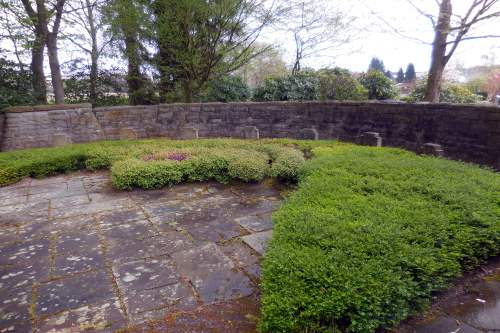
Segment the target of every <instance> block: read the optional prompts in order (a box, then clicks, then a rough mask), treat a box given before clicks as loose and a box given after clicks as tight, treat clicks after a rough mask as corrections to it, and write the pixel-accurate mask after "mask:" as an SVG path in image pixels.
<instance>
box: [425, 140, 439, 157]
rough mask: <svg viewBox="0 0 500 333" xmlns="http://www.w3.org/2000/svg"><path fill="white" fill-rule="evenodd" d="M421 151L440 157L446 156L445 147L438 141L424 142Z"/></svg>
mask: <svg viewBox="0 0 500 333" xmlns="http://www.w3.org/2000/svg"><path fill="white" fill-rule="evenodd" d="M420 150H421V153H422V154H424V155H432V156H438V157H443V156H444V149H443V147H442V146H441V145H439V144H437V143H430V142H429V143H424V144H423V145H422V147H421V148H420Z"/></svg>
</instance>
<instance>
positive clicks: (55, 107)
mask: <svg viewBox="0 0 500 333" xmlns="http://www.w3.org/2000/svg"><path fill="white" fill-rule="evenodd" d="M221 105H225V106H239V107H242V106H243V107H245V106H248V107H250V106H260V107H266V106H269V107H272V106H283V105H290V106H294V105H295V106H300V105H303V106H308V105H338V106H339V107H340V106H351V107H352V106H365V105H381V106H389V107H401V106H408V107H409V108H412V109H413V107H418V106H426V109H437V110H443V109H446V110H449V109H467V110H490V111H493V112H500V107H498V106H495V105H492V104H451V103H426V102H419V103H408V102H401V101H293V102H288V101H284V102H231V103H221V102H211V103H191V104H186V103H171V104H158V105H118V106H111V107H105V106H104V107H97V108H94V111H97V112H103V111H104V112H105V111H113V110H124V109H137V108H144V109H155V108H162V107H163V108H165V107H167V108H169V107H173V108H175V107H178V108H186V109H189V108H191V107H199V108H201V109H203V108H204V107H207V108H210V107H213V106H221ZM91 107H92V106H91V104H89V103H82V104H59V105H34V106H13V107H8V108H6V109H4V110H3V112H5V113H21V112H37V111H61V110H73V109H82V108H91ZM403 110H404V109H403Z"/></svg>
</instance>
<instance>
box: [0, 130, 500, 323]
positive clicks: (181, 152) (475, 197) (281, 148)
mask: <svg viewBox="0 0 500 333" xmlns="http://www.w3.org/2000/svg"><path fill="white" fill-rule="evenodd" d="M303 153H305V155H306V156H308V157H311V159H309V160H307V161H305V160H304V158H303V156H302V155H303ZM78 169H89V170H96V169H110V170H111V174H112V179H113V183H114V185H115V186H116V187H117V188H121V189H131V188H134V187H141V188H147V189H149V188H158V187H162V186H166V185H171V184H175V183H179V182H185V181H199V180H206V179H215V180H218V181H221V182H227V181H230V180H232V179H238V180H243V181H260V180H262V179H263V178H265V177H276V178H280V179H283V180H286V181H298V183H299V186H298V189H297V190H296V191H295V192H294V193H293V194H292V195H291V196H290V197H289V198H288V199H287V200H286V201H285V203H284V205H283V206H282V207H281V209H280V210H279V211H277V212H276V213H275V214H274V216H273V221H274V223H275V231H274V236H273V240H272V242H271V244H270V248H269V250H268V252H267V254H266V255H265V257H264V260H263V276H262V318H261V321H260V324H259V326H260V327H259V329H260V330H261V331H262V332H300V331H305V332H335V331H345V332H375V331H376V330H377V329H379V328H381V327H382V328H387V327H391V326H393V325H395V324H397V323H398V322H399V321H401V320H402V319H404V318H406V317H408V316H409V315H411V314H412V313H415V312H418V311H422V310H423V309H425V306H426V305H427V304H428V302H429V300H430V299H431V295H432V293H434V292H436V291H439V290H443V289H445V288H446V287H447V286H448V284H449V282H450V281H451V280H452V279H453V278H455V277H457V276H459V275H460V274H461V273H462V272H463V271H464V270H466V269H470V268H472V267H475V266H477V265H478V264H480V263H481V261H483V260H484V259H486V258H488V257H490V256H495V255H498V254H500V175H499V174H498V173H494V172H492V171H489V170H487V169H484V168H480V167H478V166H475V165H472V164H466V163H461V162H455V161H449V160H445V159H439V158H434V157H422V156H417V155H415V154H413V153H410V152H407V151H403V150H400V149H392V148H371V147H362V146H355V145H350V144H343V143H338V142H333V141H295V140H261V141H243V140H231V139H214V140H192V141H171V140H164V139H156V140H141V141H108V142H96V143H89V144H81V145H71V146H65V147H59V148H44V149H30V150H20V151H14V152H4V153H0V186H1V185H7V184H11V183H15V182H16V181H19V180H20V179H22V178H24V177H27V176H34V177H45V176H48V175H53V174H57V173H61V172H67V171H72V170H78Z"/></svg>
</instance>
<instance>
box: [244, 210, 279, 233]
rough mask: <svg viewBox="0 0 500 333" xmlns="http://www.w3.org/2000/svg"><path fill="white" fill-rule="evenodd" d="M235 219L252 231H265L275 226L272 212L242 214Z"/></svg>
mask: <svg viewBox="0 0 500 333" xmlns="http://www.w3.org/2000/svg"><path fill="white" fill-rule="evenodd" d="M235 221H236V222H237V223H238V224H239V225H241V226H242V227H243V228H245V229H247V230H249V231H251V232H259V231H265V230H269V229H272V228H273V223H272V221H271V213H264V214H260V215H247V216H242V217H238V218H236V219H235Z"/></svg>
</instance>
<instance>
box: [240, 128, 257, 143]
mask: <svg viewBox="0 0 500 333" xmlns="http://www.w3.org/2000/svg"><path fill="white" fill-rule="evenodd" d="M241 133H242V136H243V138H244V139H251V140H258V139H259V137H260V136H259V129H258V128H257V127H255V126H245V127H243V128H242V129H241Z"/></svg>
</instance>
